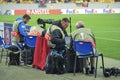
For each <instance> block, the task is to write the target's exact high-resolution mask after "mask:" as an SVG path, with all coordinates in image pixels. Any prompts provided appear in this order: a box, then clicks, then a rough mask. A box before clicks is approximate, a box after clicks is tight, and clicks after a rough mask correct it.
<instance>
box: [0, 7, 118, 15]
mask: <svg viewBox="0 0 120 80" xmlns="http://www.w3.org/2000/svg"><path fill="white" fill-rule="evenodd" d="M115 13H120V9H119V8H118V9H117V8H111V9H108V8H105V9H52V10H51V9H33V10H0V15H23V14H115Z"/></svg>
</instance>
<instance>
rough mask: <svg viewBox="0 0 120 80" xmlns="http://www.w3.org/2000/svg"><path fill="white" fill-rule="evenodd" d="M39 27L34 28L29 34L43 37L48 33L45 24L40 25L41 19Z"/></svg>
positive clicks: (38, 22) (38, 20)
mask: <svg viewBox="0 0 120 80" xmlns="http://www.w3.org/2000/svg"><path fill="white" fill-rule="evenodd" d="M37 24H38V25H37V26H32V27H31V29H30V32H29V33H28V35H33V36H43V37H44V35H45V33H46V29H45V23H43V24H40V19H37Z"/></svg>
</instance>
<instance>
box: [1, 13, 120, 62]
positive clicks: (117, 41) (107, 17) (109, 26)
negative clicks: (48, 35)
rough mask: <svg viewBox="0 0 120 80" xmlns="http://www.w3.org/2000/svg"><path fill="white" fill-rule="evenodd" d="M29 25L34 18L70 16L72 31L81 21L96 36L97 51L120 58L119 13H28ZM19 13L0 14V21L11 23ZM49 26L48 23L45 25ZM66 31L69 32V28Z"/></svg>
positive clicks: (34, 21) (33, 24) (34, 23)
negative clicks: (29, 17)
mask: <svg viewBox="0 0 120 80" xmlns="http://www.w3.org/2000/svg"><path fill="white" fill-rule="evenodd" d="M30 16H31V20H30V22H29V23H28V25H30V26H35V25H37V22H36V20H37V19H38V18H42V19H54V20H59V19H61V18H63V17H68V18H69V17H71V19H72V23H71V24H72V31H73V30H75V23H76V22H77V21H83V22H84V23H85V25H86V27H87V28H90V29H91V30H92V31H93V33H94V34H95V37H96V43H97V49H98V52H102V53H103V54H104V56H106V57H110V58H114V59H119V60H120V14H84V15H81V14H62V15H30ZM17 17H21V15H14V16H13V15H4V16H0V22H10V23H13V22H14V20H15V19H16V18H17ZM46 26H47V27H49V26H50V25H46ZM67 32H68V33H70V30H69V28H68V29H67Z"/></svg>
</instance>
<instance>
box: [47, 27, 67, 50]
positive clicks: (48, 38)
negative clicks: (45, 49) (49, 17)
mask: <svg viewBox="0 0 120 80" xmlns="http://www.w3.org/2000/svg"><path fill="white" fill-rule="evenodd" d="M56 29H58V30H60V32H61V34H62V39H64V38H65V34H64V32H63V30H62V29H61V28H60V27H58V26H56V25H52V26H51V27H50V28H48V30H47V32H46V34H45V38H46V39H47V40H48V45H49V47H51V48H55V47H56V45H55V44H53V43H52V42H51V41H50V40H51V33H52V32H53V31H54V30H56Z"/></svg>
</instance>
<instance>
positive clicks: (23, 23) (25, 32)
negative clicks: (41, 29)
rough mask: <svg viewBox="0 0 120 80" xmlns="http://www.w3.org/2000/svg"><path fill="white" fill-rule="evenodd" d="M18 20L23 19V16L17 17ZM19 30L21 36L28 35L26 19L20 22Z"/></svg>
mask: <svg viewBox="0 0 120 80" xmlns="http://www.w3.org/2000/svg"><path fill="white" fill-rule="evenodd" d="M18 20H23V18H17V19H16V21H18ZM18 31H19V34H20V35H21V36H27V31H26V26H25V22H24V21H22V22H21V23H19V25H18Z"/></svg>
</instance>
